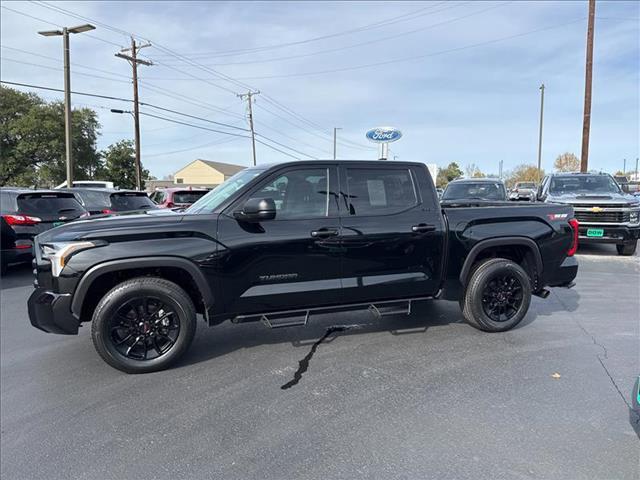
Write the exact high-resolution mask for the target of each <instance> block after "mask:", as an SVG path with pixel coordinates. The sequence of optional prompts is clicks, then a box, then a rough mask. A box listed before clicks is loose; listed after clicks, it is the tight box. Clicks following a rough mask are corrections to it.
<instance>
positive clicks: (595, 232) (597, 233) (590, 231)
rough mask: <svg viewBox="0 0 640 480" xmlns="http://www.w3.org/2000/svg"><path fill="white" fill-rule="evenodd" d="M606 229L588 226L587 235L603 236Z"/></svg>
mask: <svg viewBox="0 0 640 480" xmlns="http://www.w3.org/2000/svg"><path fill="white" fill-rule="evenodd" d="M603 235H604V230H603V229H602V228H587V237H602V236H603Z"/></svg>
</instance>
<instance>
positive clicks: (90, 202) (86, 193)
mask: <svg viewBox="0 0 640 480" xmlns="http://www.w3.org/2000/svg"><path fill="white" fill-rule="evenodd" d="M76 195H78V196H79V197H80V200H82V203H83V204H84V206H85V208H86V209H87V210H106V209H108V208H111V200H110V198H109V194H108V193H103V192H92V191H91V190H78V192H76Z"/></svg>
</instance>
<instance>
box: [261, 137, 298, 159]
mask: <svg viewBox="0 0 640 480" xmlns="http://www.w3.org/2000/svg"><path fill="white" fill-rule="evenodd" d="M256 142H258V143H259V144H260V145H264V146H265V147H269V148H270V149H271V150H275V151H276V152H280V153H282V154H283V155H286V156H287V157H291V158H294V159H296V160H300V159H299V158H298V157H296V156H295V155H291V154H290V153H287V152H285V151H282V150H280V149H279V148H276V147H274V146H272V145H269V144H268V143H266V142H263V141H262V140H260V139H259V138H256Z"/></svg>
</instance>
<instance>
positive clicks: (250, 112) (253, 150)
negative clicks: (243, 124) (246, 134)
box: [237, 90, 260, 165]
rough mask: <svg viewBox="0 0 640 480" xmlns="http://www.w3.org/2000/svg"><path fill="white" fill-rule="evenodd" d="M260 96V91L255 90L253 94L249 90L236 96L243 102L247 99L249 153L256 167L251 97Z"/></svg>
mask: <svg viewBox="0 0 640 480" xmlns="http://www.w3.org/2000/svg"><path fill="white" fill-rule="evenodd" d="M259 94H260V90H257V91H255V92H252V91H251V90H249V91H248V92H247V93H239V94H237V95H238V97H240V98H241V99H242V100H244V99H245V98H246V99H247V102H248V103H249V128H250V129H251V149H252V150H251V151H252V152H253V164H254V165H256V132H255V130H254V128H253V106H252V104H253V96H254V95H259Z"/></svg>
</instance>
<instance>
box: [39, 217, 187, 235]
mask: <svg viewBox="0 0 640 480" xmlns="http://www.w3.org/2000/svg"><path fill="white" fill-rule="evenodd" d="M150 212H153V213H150ZM158 212H159V211H158V210H152V211H149V212H146V213H143V214H139V213H138V214H123V215H114V216H110V217H102V218H96V219H89V220H81V221H75V222H70V223H67V224H65V225H62V226H60V227H56V228H53V229H51V230H48V231H46V232H44V233H41V234H40V235H38V237H37V240H38V242H39V243H51V242H70V241H74V240H91V239H106V240H108V239H109V238H112V237H119V236H123V235H127V234H134V233H135V234H138V235H139V234H140V233H141V232H144V234H147V235H149V234H153V232H167V231H171V230H174V229H176V227H177V225H178V224H179V223H180V222H181V221H182V219H183V218H184V215H183V214H179V213H175V212H172V211H171V210H168V211H167V210H164V212H165V213H158Z"/></svg>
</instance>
